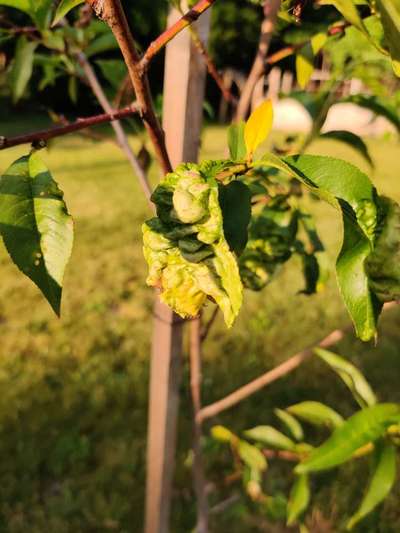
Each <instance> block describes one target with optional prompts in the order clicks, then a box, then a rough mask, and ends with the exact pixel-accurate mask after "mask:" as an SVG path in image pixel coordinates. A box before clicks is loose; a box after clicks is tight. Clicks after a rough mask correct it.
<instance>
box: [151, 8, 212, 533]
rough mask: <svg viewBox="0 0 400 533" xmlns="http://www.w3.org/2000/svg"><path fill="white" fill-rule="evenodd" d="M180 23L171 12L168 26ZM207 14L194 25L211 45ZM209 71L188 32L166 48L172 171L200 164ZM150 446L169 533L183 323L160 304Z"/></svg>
mask: <svg viewBox="0 0 400 533" xmlns="http://www.w3.org/2000/svg"><path fill="white" fill-rule="evenodd" d="M179 18H180V13H179V12H178V11H176V10H172V11H171V13H170V16H169V17H168V27H170V26H172V25H173V24H174V23H175V21H177V20H178V19H179ZM209 20H210V17H209V14H208V13H205V14H203V15H202V17H201V18H200V19H199V21H198V22H197V23H196V26H197V31H198V32H199V34H200V35H201V38H202V41H203V42H205V41H206V40H207V35H208V27H209ZM205 76H206V69H205V65H204V61H203V60H202V58H201V57H200V56H199V54H198V52H197V51H196V49H195V46H194V44H193V43H192V40H191V37H190V34H189V32H188V31H187V30H184V31H183V32H182V33H180V34H179V35H177V36H176V37H175V38H174V39H173V41H171V42H170V43H169V44H168V45H167V48H166V59H165V78H164V110H163V127H164V131H165V141H166V145H167V151H168V155H169V157H170V160H171V163H172V166H173V167H175V166H176V165H177V164H179V163H180V162H182V161H196V160H197V155H198V149H199V146H200V131H201V125H202V117H203V99H204V84H205ZM154 315H155V324H154V336H153V348H152V355H151V376H150V408H149V428H148V445H147V464H148V471H147V487H146V524H145V531H146V533H168V532H169V517H170V507H171V496H172V481H173V472H174V457H175V448H176V426H177V418H178V401H179V393H178V391H179V385H180V374H181V372H180V367H181V345H182V321H181V319H179V318H178V317H176V315H174V314H173V313H172V311H171V310H170V309H168V308H167V307H165V306H164V305H163V304H161V303H160V302H157V303H156V306H155V311H154Z"/></svg>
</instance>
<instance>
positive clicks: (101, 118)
mask: <svg viewBox="0 0 400 533" xmlns="http://www.w3.org/2000/svg"><path fill="white" fill-rule="evenodd" d="M138 112H139V109H138V106H137V104H136V103H134V104H132V105H130V106H127V107H124V108H123V109H118V110H117V111H114V112H113V113H104V114H102V115H95V116H92V117H87V118H78V119H77V120H76V121H75V122H71V123H70V124H67V125H65V126H57V127H55V128H50V129H47V130H41V131H36V132H33V133H27V134H24V135H17V136H16V137H2V136H0V150H5V149H6V148H11V147H12V146H18V145H19V144H30V143H33V142H40V141H43V142H45V141H48V140H49V139H54V138H55V137H61V136H62V135H67V134H68V133H73V132H75V131H79V130H83V129H85V128H90V127H92V126H97V125H98V124H105V123H107V122H112V121H114V120H119V119H122V118H126V117H129V116H130V115H134V114H135V113H138Z"/></svg>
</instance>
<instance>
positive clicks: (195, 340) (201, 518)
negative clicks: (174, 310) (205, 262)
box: [190, 317, 209, 533]
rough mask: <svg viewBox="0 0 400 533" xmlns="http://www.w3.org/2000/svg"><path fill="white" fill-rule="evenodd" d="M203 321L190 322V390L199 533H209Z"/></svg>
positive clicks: (197, 526) (196, 319) (198, 319)
mask: <svg viewBox="0 0 400 533" xmlns="http://www.w3.org/2000/svg"><path fill="white" fill-rule="evenodd" d="M200 330H201V319H200V317H197V318H195V319H194V320H191V321H190V390H191V394H192V404H193V483H194V490H195V493H196V504H197V524H196V532H197V533H207V532H208V514H209V510H208V498H207V492H206V480H205V475H204V464H203V454H202V450H201V437H202V429H201V421H200V420H198V414H199V412H200V410H201V391H200V387H201V378H202V376H201V340H200Z"/></svg>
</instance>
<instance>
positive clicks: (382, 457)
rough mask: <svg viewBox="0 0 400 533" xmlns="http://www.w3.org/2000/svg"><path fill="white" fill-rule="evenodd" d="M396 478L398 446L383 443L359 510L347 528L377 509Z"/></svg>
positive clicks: (378, 448) (377, 452)
mask: <svg viewBox="0 0 400 533" xmlns="http://www.w3.org/2000/svg"><path fill="white" fill-rule="evenodd" d="M395 480H396V448H395V447H394V446H393V444H390V443H382V444H381V445H380V446H377V450H376V452H375V465H374V470H373V473H372V477H371V481H370V483H369V486H368V488H367V491H366V493H365V496H364V498H363V500H362V502H361V505H360V508H359V509H358V511H357V512H356V513H355V514H354V515H353V516H352V517H351V518H350V520H349V522H348V524H347V529H348V530H350V529H353V527H354V526H355V525H356V524H357V523H358V522H360V520H362V519H363V518H365V517H366V516H367V514H369V513H370V512H371V511H373V510H374V509H375V507H377V506H378V505H379V504H380V503H381V502H383V500H384V499H385V498H386V496H387V495H388V494H389V493H390V491H391V490H392V487H393V485H394V482H395Z"/></svg>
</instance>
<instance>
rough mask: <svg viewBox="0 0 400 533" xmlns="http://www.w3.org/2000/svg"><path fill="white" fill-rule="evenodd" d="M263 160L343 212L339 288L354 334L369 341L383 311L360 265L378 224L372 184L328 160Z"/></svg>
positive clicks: (343, 164) (308, 157) (347, 165)
mask: <svg viewBox="0 0 400 533" xmlns="http://www.w3.org/2000/svg"><path fill="white" fill-rule="evenodd" d="M262 161H264V162H268V163H269V164H270V165H272V166H275V167H276V168H279V169H280V170H282V171H283V172H288V173H289V174H290V175H291V176H293V177H296V178H297V179H299V180H300V181H302V182H303V183H304V184H305V185H307V186H308V187H309V188H310V189H311V190H312V191H313V192H315V194H317V195H318V196H320V197H321V198H322V199H324V200H325V201H327V202H329V203H331V204H332V205H333V206H335V207H336V208H339V209H340V210H341V211H342V217H343V227H344V238H343V245H342V249H341V251H340V254H339V257H338V259H337V263H336V270H337V277H338V283H339V287H340V290H341V293H342V297H343V300H344V302H345V304H346V307H347V309H348V311H349V313H350V316H351V318H352V320H353V322H354V325H355V328H356V331H357V335H358V336H359V337H360V339H362V340H370V339H371V338H373V337H374V335H375V332H376V323H377V319H378V316H379V313H380V311H381V308H382V306H381V304H380V303H379V301H378V300H377V298H376V296H375V294H374V293H373V292H372V291H371V290H370V287H369V281H368V276H367V274H366V272H365V266H364V263H365V260H366V258H367V257H368V256H369V254H370V253H371V252H372V250H373V245H374V232H375V228H376V223H377V208H376V203H375V189H374V187H373V185H372V183H371V181H370V180H369V178H368V177H367V176H366V175H365V174H364V173H363V172H361V171H360V170H359V169H358V168H356V167H355V166H353V165H351V164H350V163H347V162H345V161H341V160H340V159H334V158H331V157H321V156H313V155H300V156H291V157H287V158H285V159H284V160H281V159H279V158H278V157H276V156H273V155H272V154H268V155H267V156H264V158H263V159H262ZM257 164H259V162H256V163H255V165H257ZM260 164H261V162H260ZM264 164H265V163H264Z"/></svg>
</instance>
